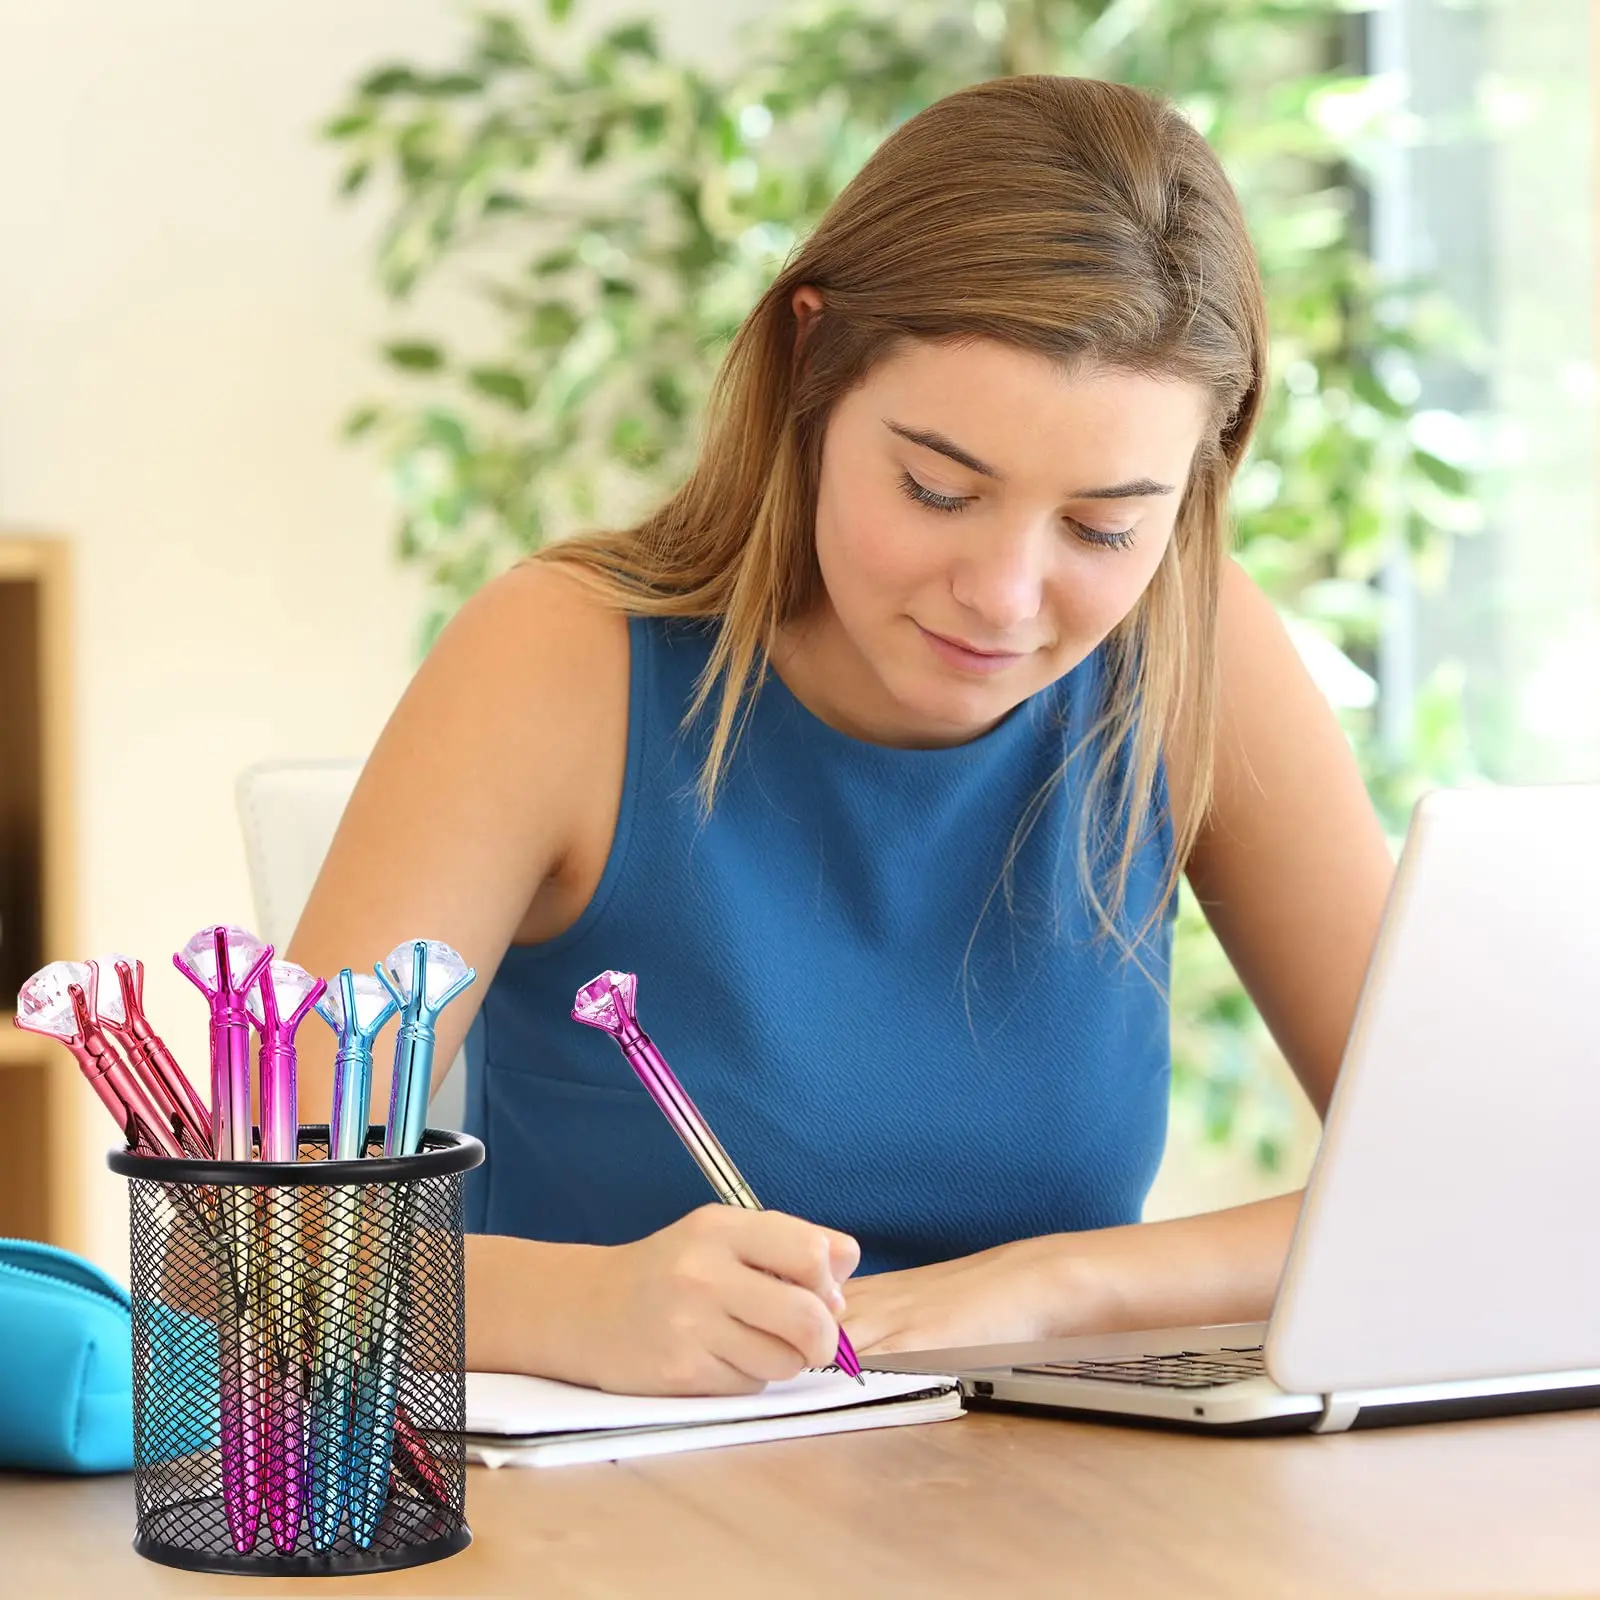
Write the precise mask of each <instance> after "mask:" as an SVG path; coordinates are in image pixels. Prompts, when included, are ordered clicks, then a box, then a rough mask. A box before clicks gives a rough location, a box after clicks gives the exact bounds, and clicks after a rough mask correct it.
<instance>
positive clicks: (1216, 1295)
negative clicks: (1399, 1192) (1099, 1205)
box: [1027, 1190, 1301, 1337]
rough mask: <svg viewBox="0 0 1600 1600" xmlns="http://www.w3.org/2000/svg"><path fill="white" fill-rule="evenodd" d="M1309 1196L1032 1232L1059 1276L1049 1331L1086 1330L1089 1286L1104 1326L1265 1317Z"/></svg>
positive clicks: (1042, 1260)
mask: <svg viewBox="0 0 1600 1600" xmlns="http://www.w3.org/2000/svg"><path fill="white" fill-rule="evenodd" d="M1300 1198H1301V1191H1299V1190H1296V1191H1295V1192H1294V1193H1292V1194H1284V1195H1277V1196H1275V1197H1274V1198H1273V1199H1270V1200H1257V1201H1254V1202H1252V1203H1251V1204H1250V1205H1244V1206H1233V1207H1231V1208H1229V1209H1228V1210H1226V1211H1211V1212H1206V1213H1204V1214H1203V1215H1201V1216H1194V1217H1176V1218H1173V1219H1171V1220H1170V1221H1165V1222H1139V1223H1132V1224H1129V1225H1128V1226H1125V1227H1118V1228H1099V1229H1096V1230H1094V1231H1092V1232H1088V1233H1077V1234H1052V1235H1049V1236H1048V1237H1045V1238H1041V1239H1033V1240H1029V1241H1027V1244H1028V1246H1029V1247H1031V1248H1033V1249H1035V1250H1036V1251H1037V1252H1038V1254H1037V1256H1036V1261H1037V1263H1038V1265H1039V1267H1040V1268H1041V1269H1042V1271H1043V1272H1044V1273H1045V1274H1046V1275H1047V1276H1050V1277H1052V1278H1053V1279H1054V1282H1053V1283H1052V1285H1051V1291H1050V1300H1049V1304H1050V1306H1051V1308H1052V1310H1053V1311H1054V1312H1055V1315H1054V1317H1053V1318H1052V1319H1051V1320H1052V1324H1053V1325H1052V1326H1051V1327H1050V1329H1049V1332H1048V1333H1047V1334H1046V1337H1053V1336H1055V1335H1057V1334H1066V1333H1081V1332H1083V1331H1084V1320H1085V1319H1084V1309H1083V1296H1084V1293H1085V1289H1086V1286H1087V1291H1088V1293H1089V1294H1090V1295H1091V1296H1092V1298H1093V1300H1094V1302H1095V1304H1094V1307H1093V1310H1092V1312H1091V1313H1090V1317H1091V1319H1092V1321H1093V1323H1094V1326H1095V1329H1096V1331H1103V1332H1116V1331H1120V1330H1123V1329H1134V1328H1172V1327H1188V1326H1191V1325H1194V1324H1197V1323H1214V1322H1259V1321H1264V1320H1265V1319H1266V1316H1267V1313H1268V1312H1269V1311H1270V1310H1271V1308H1272V1301H1273V1297H1274V1295H1275V1294H1276V1293H1277V1289H1278V1279H1279V1277H1280V1276H1281V1275H1282V1272H1283V1264H1284V1259H1285V1257H1286V1256H1287V1254H1288V1251H1289V1240H1290V1238H1291V1237H1292V1235H1293V1233H1294V1225H1295V1218H1296V1217H1297V1216H1298V1214H1299V1210H1300ZM1056 1308H1059V1309H1058V1310H1056Z"/></svg>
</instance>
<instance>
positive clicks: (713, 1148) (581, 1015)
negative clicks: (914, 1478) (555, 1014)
mask: <svg viewBox="0 0 1600 1600" xmlns="http://www.w3.org/2000/svg"><path fill="white" fill-rule="evenodd" d="M637 988H638V979H637V978H636V977H635V975H634V974H633V973H631V972H602V973H601V974H600V976H599V977H598V978H594V979H591V981H590V982H588V983H586V984H585V985H584V986H583V987H582V988H581V989H580V990H579V991H578V995H577V999H576V1000H575V1001H574V1002H573V1006H572V1016H573V1020H574V1021H576V1022H582V1023H586V1024H587V1025H588V1026H589V1027H591V1028H598V1029H600V1031H601V1032H602V1033H607V1034H610V1036H611V1037H612V1038H613V1039H614V1040H616V1042H617V1046H618V1048H619V1049H620V1050H621V1051H622V1053H623V1055H624V1056H625V1057H627V1061H628V1065H629V1066H630V1067H632V1068H633V1070H634V1072H635V1073H636V1074H637V1075H638V1078H639V1081H640V1082H641V1083H642V1084H643V1085H644V1086H645V1088H646V1090H647V1091H648V1092H649V1095H650V1098H651V1099H652V1100H654V1101H655V1103H656V1105H657V1106H658V1107H659V1108H660V1110H661V1113H662V1115H663V1116H665V1117H666V1119H667V1121H668V1122H670V1123H671V1124H672V1129H673V1132H675V1133H676V1134H677V1135H678V1137H679V1138H680V1139H681V1140H682V1141H683V1143H684V1145H685V1147H686V1148H687V1149H688V1151H689V1154H690V1155H691V1156H693V1157H694V1160H695V1164H696V1165H697V1166H698V1167H699V1168H700V1170H701V1172H703V1173H704V1174H705V1177H706V1181H707V1182H708V1183H709V1184H710V1185H711V1187H712V1188H713V1189H714V1190H715V1191H716V1195H717V1198H718V1199H719V1200H720V1201H722V1203H723V1204H724V1205H730V1206H741V1207H743V1208H744V1209H745V1210H746V1211H759V1210H761V1202H760V1201H759V1200H757V1199H756V1197H755V1193H754V1191H753V1190H752V1189H751V1187H750V1185H749V1184H748V1183H746V1182H745V1180H744V1178H743V1176H742V1175H741V1173H740V1171H739V1169H738V1168H737V1167H736V1166H734V1164H733V1162H732V1160H731V1159H730V1158H729V1156H728V1152H727V1151H726V1150H724V1149H723V1148H722V1145H721V1144H720V1143H719V1142H718V1139H717V1136H716V1135H715V1134H714V1133H713V1132H712V1131H711V1129H710V1127H709V1126H708V1125H707V1123H706V1119H705V1118H704V1117H703V1116H701V1115H700V1112H699V1109H698V1108H697V1107H696V1105H695V1103H694V1101H692V1100H691V1099H690V1098H689V1096H688V1095H687V1094H686V1093H684V1089H683V1085H682V1084H680V1083H679V1082H678V1080H677V1078H676V1076H675V1075H674V1074H673V1071H672V1068H671V1067H669V1066H668V1065H667V1063H666V1058H665V1057H664V1056H663V1055H662V1054H661V1052H660V1051H659V1050H658V1049H657V1048H656V1046H655V1043H654V1041H653V1040H652V1039H651V1038H650V1035H649V1034H647V1033H646V1032H645V1031H644V1029H643V1028H641V1027H640V1026H639V1019H638V1016H637V1014H636V1010H635V1003H634V997H635V994H636V992H637ZM833 1360H834V1365H835V1366H836V1367H838V1368H839V1370H840V1371H841V1372H844V1373H847V1374H848V1375H849V1376H850V1377H852V1378H854V1379H855V1380H856V1382H857V1383H862V1382H864V1381H865V1380H863V1378H862V1376H861V1363H860V1362H859V1361H858V1360H857V1359H856V1353H855V1351H854V1349H852V1348H851V1344H850V1340H849V1338H848V1337H847V1336H846V1334H845V1331H844V1329H843V1328H840V1330H839V1348H838V1352H837V1354H836V1355H835V1356H834V1358H833Z"/></svg>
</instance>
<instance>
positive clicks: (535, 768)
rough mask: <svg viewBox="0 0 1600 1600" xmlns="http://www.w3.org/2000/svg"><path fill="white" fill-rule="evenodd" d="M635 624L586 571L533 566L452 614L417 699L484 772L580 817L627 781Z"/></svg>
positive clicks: (416, 689)
mask: <svg viewBox="0 0 1600 1600" xmlns="http://www.w3.org/2000/svg"><path fill="white" fill-rule="evenodd" d="M628 692H629V645H628V620H627V618H626V616H625V615H623V613H622V612H621V611H619V610H618V609H617V608H616V607H615V606H614V605H611V604H608V603H607V601H606V600H605V598H604V596H603V595H602V594H601V593H600V592H599V591H598V589H597V588H596V587H595V586H594V585H593V584H592V583H590V582H589V581H587V580H586V579H585V577H584V576H583V574H582V573H580V572H577V571H575V570H573V569H572V568H571V567H569V566H566V565H563V564H562V563H559V562H553V561H537V560H536V561H526V562H522V563H521V564H519V565H518V566H516V567H513V568H512V569H511V570H510V571H508V572H506V573H503V574H502V575H501V576H499V577H497V578H495V579H493V580H491V581H490V582H489V583H487V584H485V585H484V586H483V588H481V589H479V590H478V591H477V593H476V594H474V595H473V596H472V597H471V599H469V600H468V601H467V602H466V604H465V605H463V606H462V608H461V609H460V611H458V612H457V613H456V615H455V616H454V617H453V618H452V619H451V621H450V622H449V623H448V624H447V626H446V627H445V629H444V631H443V633H441V635H440V636H439V639H438V641H437V642H436V643H435V645H434V647H433V649H432V650H431V651H430V652H429V655H428V658H427V660H426V661H425V662H424V663H423V666H422V668H421V670H420V671H419V672H418V674H417V678H416V680H415V681H414V683H413V685H412V689H411V691H410V694H411V695H412V696H420V697H422V698H423V699H424V700H425V701H426V702H427V703H428V705H429V706H430V707H431V708H432V711H433V713H434V716H435V717H436V718H445V717H448V718H449V719H450V720H451V721H452V722H454V723H455V724H456V726H457V728H458V730H459V734H458V740H457V741H456V742H457V745H458V748H461V747H463V746H465V747H466V748H467V749H469V750H470V754H471V758H472V761H471V764H472V766H473V768H474V771H475V773H481V774H482V778H483V781H484V782H485V783H486V784H487V785H489V786H490V787H493V788H502V789H505V790H506V791H507V794H508V798H509V797H510V796H512V795H514V794H515V793H517V792H518V791H519V790H522V791H524V792H526V788H527V786H529V785H532V786H533V789H534V790H535V791H536V792H537V794H538V797H539V798H540V799H541V801H542V802H543V803H545V804H547V805H550V806H552V807H553V808H554V809H556V810H557V811H565V810H568V809H569V808H570V810H571V811H573V812H575V813H576V815H577V816H580V817H581V816H582V815H584V814H585V813H586V812H587V811H588V810H590V809H591V807H592V805H593V802H594V799H595V795H596V792H597V790H598V791H599V792H602V793H603V792H604V791H606V790H608V789H609V788H611V787H613V786H614V782H615V783H617V784H620V762H621V752H622V751H623V750H624V748H625V746H626V742H627V728H628Z"/></svg>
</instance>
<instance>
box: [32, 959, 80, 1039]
mask: <svg viewBox="0 0 1600 1600" xmlns="http://www.w3.org/2000/svg"><path fill="white" fill-rule="evenodd" d="M73 983H75V984H77V985H78V986H79V988H81V989H82V990H83V993H84V998H85V999H92V998H93V996H94V973H93V972H92V971H91V970H90V968H89V963H88V962H87V961H52V962H51V963H50V965H49V966H48V967H40V969H39V970H38V971H37V972H36V973H34V975H33V976H32V977H31V978H29V979H28V981H27V982H26V983H25V984H23V986H22V990H21V992H20V993H19V994H18V995H17V1022H18V1024H19V1025H20V1026H21V1027H24V1028H27V1029H28V1030H29V1031H30V1032H33V1033H48V1034H52V1035H53V1036H54V1037H55V1038H57V1039H76V1038H77V1037H78V1022H77V1018H75V1017H74V1016H73V1014H72V1000H71V998H70V997H69V996H68V994H67V986H68V985H69V984H73Z"/></svg>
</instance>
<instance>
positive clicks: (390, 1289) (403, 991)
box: [350, 939, 477, 1548]
mask: <svg viewBox="0 0 1600 1600" xmlns="http://www.w3.org/2000/svg"><path fill="white" fill-rule="evenodd" d="M376 971H377V974H378V978H379V980H380V981H381V982H382V984H383V986H384V987H385V988H386V989H387V990H388V991H389V994H390V996H391V998H392V999H393V1000H394V1002H395V1004H396V1005H397V1006H398V1007H399V1008H400V1033H399V1036H398V1037H397V1038H396V1040H395V1045H394V1077H393V1079H392V1081H391V1084H390V1089H389V1123H388V1127H387V1129H386V1130H385V1133H384V1140H383V1153H384V1154H385V1155H386V1156H410V1155H415V1154H416V1153H417V1152H418V1151H419V1150H420V1149H421V1148H422V1136H423V1132H424V1129H425V1128H426V1126H427V1120H428V1097H429V1093H430V1091H431V1088H432V1084H433V1051H434V1044H435V1037H434V1023H436V1022H437V1021H438V1020H439V1013H440V1012H441V1011H443V1010H444V1008H445V1007H446V1006H447V1005H449V1004H450V1002H451V1001H452V1000H454V999H455V997H456V996H457V995H458V994H460V993H461V991H462V990H463V989H465V988H466V987H467V985H468V984H470V983H471V982H472V980H473V979H474V978H475V977H476V976H477V973H476V972H475V971H474V969H473V968H471V967H469V966H468V965H467V964H466V962H465V961H463V960H462V958H461V957H460V956H459V955H457V954H456V952H455V951H454V950H452V949H451V948H450V946H449V945H447V944H442V943H441V942H440V941H439V940H437V939H408V940H406V941H405V942H404V943H403V944H399V945H396V946H395V948H394V949H393V950H391V951H390V952H389V954H388V955H387V956H385V957H384V959H383V960H382V961H381V962H379V963H378V964H377V966H376ZM393 1192H394V1193H395V1194H396V1195H397V1196H398V1204H396V1205H394V1206H393V1207H392V1208H391V1207H390V1206H389V1203H388V1202H389V1192H387V1191H379V1190H374V1191H373V1192H372V1194H371V1195H370V1196H369V1200H370V1201H371V1202H372V1203H373V1204H374V1205H376V1206H378V1207H380V1208H381V1209H382V1211H383V1213H384V1214H383V1215H381V1217H380V1218H379V1219H378V1221H377V1226H376V1227H375V1228H374V1230H373V1231H374V1234H375V1236H376V1237H377V1238H378V1240H379V1241H380V1245H379V1248H380V1250H381V1251H382V1252H383V1253H384V1256H385V1258H386V1259H385V1263H384V1267H385V1270H382V1271H381V1272H380V1273H379V1284H378V1299H377V1302H376V1303H375V1304H373V1305H370V1306H369V1308H368V1310H369V1315H368V1316H367V1318H366V1320H365V1326H364V1327H363V1329H362V1338H361V1343H360V1347H359V1351H358V1364H357V1368H356V1386H355V1408H354V1413H353V1416H352V1420H351V1441H350V1461H351V1480H350V1533H351V1537H352V1538H353V1539H354V1540H355V1542H356V1543H357V1544H358V1545H360V1546H362V1547H363V1548H365V1547H367V1546H368V1545H370V1544H371V1543H372V1538H373V1535H374V1534H375V1533H376V1532H377V1528H378V1523H379V1522H380V1521H381V1520H382V1517H383V1508H384V1506H385V1504H386V1503H387V1501H388V1498H389V1463H390V1459H391V1456H392V1453H393V1444H394V1422H395V1409H396V1403H397V1401H398V1400H399V1384H400V1348H401V1343H402V1337H403V1334H404V1331H405V1329H404V1319H403V1315H402V1308H403V1307H404V1305H405V1300H406V1293H407V1288H408V1279H409V1272H410V1245H409V1235H410V1232H411V1216H410V1195H411V1191H410V1189H409V1188H408V1187H407V1188H401V1189H399V1190H396V1191H393ZM391 1210H392V1212H393V1214H392V1215H390V1214H388V1213H389V1212H390V1211H391Z"/></svg>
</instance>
